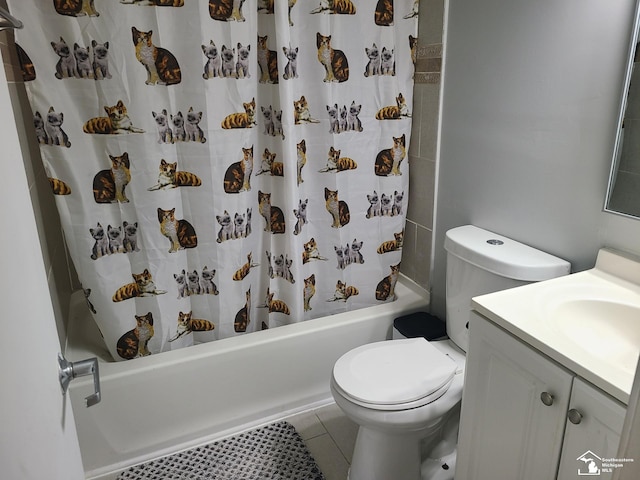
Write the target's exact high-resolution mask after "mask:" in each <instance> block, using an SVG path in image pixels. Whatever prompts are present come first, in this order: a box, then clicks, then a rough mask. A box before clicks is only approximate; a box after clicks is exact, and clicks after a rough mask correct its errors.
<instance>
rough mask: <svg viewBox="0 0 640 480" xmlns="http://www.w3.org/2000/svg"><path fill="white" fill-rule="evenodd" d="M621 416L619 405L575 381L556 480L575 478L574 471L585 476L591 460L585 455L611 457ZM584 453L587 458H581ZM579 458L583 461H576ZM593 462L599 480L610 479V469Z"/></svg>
mask: <svg viewBox="0 0 640 480" xmlns="http://www.w3.org/2000/svg"><path fill="white" fill-rule="evenodd" d="M625 413H626V407H625V406H624V405H623V404H622V403H620V402H618V401H617V400H615V399H613V398H611V397H610V396H609V395H607V394H606V393H604V392H602V391H601V390H600V389H598V388H596V387H594V386H593V385H591V384H589V383H587V382H585V381H584V380H582V379H581V378H575V379H574V381H573V389H572V391H571V400H570V401H569V411H568V415H567V424H566V429H565V433H564V443H563V446H562V457H561V459H560V468H559V469H558V479H560V480H562V479H565V478H575V476H576V473H577V471H578V469H580V471H581V472H583V473H587V472H588V458H589V457H591V458H592V457H593V456H592V455H589V454H588V452H592V453H593V455H596V456H598V457H600V459H602V458H615V457H616V454H617V453H618V452H617V451H618V445H619V443H620V433H621V432H622V424H623V423H624V416H625ZM585 453H587V455H584V454H585ZM579 458H584V460H578V459H579ZM593 460H595V466H596V467H597V468H600V470H601V472H600V475H599V476H598V478H599V479H609V478H612V477H613V473H612V469H611V467H607V466H606V463H608V462H598V461H597V460H598V459H597V458H595V459H593ZM602 463H604V464H605V465H602ZM614 463H615V462H614ZM613 471H615V470H613Z"/></svg>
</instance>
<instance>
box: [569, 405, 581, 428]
mask: <svg viewBox="0 0 640 480" xmlns="http://www.w3.org/2000/svg"><path fill="white" fill-rule="evenodd" d="M567 416H568V417H569V421H570V422H571V423H573V424H574V425H578V424H579V423H580V422H581V421H582V414H581V413H580V412H579V411H578V410H576V409H575V408H572V409H571V410H569V412H568V414H567Z"/></svg>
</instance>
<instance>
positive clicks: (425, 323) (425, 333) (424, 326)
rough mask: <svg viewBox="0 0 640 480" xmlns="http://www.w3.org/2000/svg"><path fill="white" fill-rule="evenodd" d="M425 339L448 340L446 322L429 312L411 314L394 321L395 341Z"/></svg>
mask: <svg viewBox="0 0 640 480" xmlns="http://www.w3.org/2000/svg"><path fill="white" fill-rule="evenodd" d="M417 337H424V338H426V339H427V340H440V339H444V338H447V330H446V325H445V322H443V321H442V320H440V319H439V318H438V317H435V316H433V315H431V314H430V313H427V312H416V313H410V314H409V315H403V316H402V317H398V318H396V319H395V320H394V321H393V339H394V340H397V339H401V338H417Z"/></svg>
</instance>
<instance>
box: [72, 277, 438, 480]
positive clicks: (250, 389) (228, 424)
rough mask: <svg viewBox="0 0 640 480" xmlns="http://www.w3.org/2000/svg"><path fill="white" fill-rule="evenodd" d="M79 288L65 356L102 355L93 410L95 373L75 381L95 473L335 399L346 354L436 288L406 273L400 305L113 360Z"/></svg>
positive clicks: (85, 456) (80, 423)
mask: <svg viewBox="0 0 640 480" xmlns="http://www.w3.org/2000/svg"><path fill="white" fill-rule="evenodd" d="M78 293H79V295H75V296H74V298H73V310H72V315H71V318H70V323H69V332H70V333H69V337H68V345H67V348H66V356H67V359H68V360H70V361H77V360H82V359H85V358H88V357H98V358H99V360H100V364H99V367H100V381H101V387H102V401H101V402H100V403H99V404H97V405H95V406H93V407H91V408H86V407H85V406H84V397H86V396H88V395H89V394H91V393H92V391H93V382H92V380H91V379H90V378H89V377H82V378H78V379H76V380H74V381H73V382H72V383H71V388H70V395H71V401H72V405H73V413H74V417H75V420H76V425H77V431H78V439H79V442H80V449H81V452H82V461H83V464H84V469H85V475H86V477H87V478H100V477H103V476H104V478H106V477H107V475H108V474H112V473H113V472H116V471H119V470H122V469H123V468H126V467H129V466H131V465H134V464H137V463H141V462H144V461H147V460H150V459H152V458H156V457H159V456H162V455H166V454H169V453H174V452H176V451H179V450H183V449H185V448H191V447H194V446H196V445H200V444H203V443H208V442H211V441H215V440H217V439H219V438H222V437H224V436H227V435H230V434H234V433H237V432H239V431H242V430H245V429H247V428H252V427H254V426H257V425H260V424H263V423H265V422H266V421H273V420H277V419H280V418H283V417H285V416H288V415H291V414H294V413H297V412H301V411H304V410H308V409H310V408H315V407H318V406H320V405H323V404H326V403H329V402H331V401H332V398H331V392H330V391H329V378H330V375H331V369H332V368H333V364H334V363H335V361H336V360H337V359H338V358H339V357H340V356H341V355H342V354H344V353H345V352H347V351H348V350H350V349H352V348H354V347H356V346H359V345H362V344H365V343H370V342H374V341H378V340H385V339H388V338H391V327H392V324H393V319H394V318H396V317H398V316H401V315H404V314H407V313H412V312H416V311H424V310H425V309H426V307H427V306H428V295H427V293H426V292H425V291H424V290H422V289H420V288H418V287H417V286H416V285H415V284H413V282H411V281H410V280H408V279H406V278H404V277H401V279H400V280H399V281H398V284H397V286H396V293H397V295H398V300H396V301H395V302H393V303H386V304H382V305H377V306H373V307H369V308H364V309H361V310H357V311H354V312H348V313H341V314H336V315H332V316H330V317H325V318H319V319H315V320H309V321H306V322H302V323H298V324H295V325H287V326H283V327H279V328H276V329H272V330H265V331H261V332H255V333H251V334H249V335H245V336H242V337H235V338H228V339H224V340H218V341H215V342H212V343H207V344H200V345H195V346H193V347H189V348H183V349H181V350H176V351H171V352H165V353H162V354H158V355H151V356H149V357H144V358H139V359H136V360H133V361H129V362H114V361H113V360H111V357H110V355H109V353H108V352H107V350H106V347H105V346H104V344H103V342H102V340H101V338H100V334H99V332H98V330H97V327H96V326H95V324H94V322H93V320H92V319H91V318H90V317H89V314H88V310H87V308H86V304H85V301H84V297H83V296H82V293H81V292H78ZM109 476H110V475H109Z"/></svg>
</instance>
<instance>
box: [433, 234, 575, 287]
mask: <svg viewBox="0 0 640 480" xmlns="http://www.w3.org/2000/svg"><path fill="white" fill-rule="evenodd" d="M444 248H445V250H447V252H449V253H450V254H452V255H455V256H456V257H459V258H461V259H462V260H464V261H466V262H469V263H471V264H472V265H475V266H476V267H479V268H482V269H484V270H487V271H489V272H491V273H495V274H496V275H501V276H503V277H506V278H512V279H514V280H521V281H525V282H537V281H541V280H548V279H550V278H554V277H559V276H562V275H567V274H568V273H569V272H570V271H571V264H570V263H569V262H567V261H566V260H563V259H561V258H558V257H555V256H553V255H550V254H548V253H545V252H542V251H540V250H537V249H535V248H532V247H529V246H528V245H524V244H523V243H520V242H516V241H515V240H511V239H510V238H507V237H504V236H502V235H498V234H496V233H493V232H490V231H488V230H484V229H482V228H478V227H476V226H474V225H464V226H462V227H456V228H452V229H451V230H449V231H448V232H447V234H446V238H445V241H444Z"/></svg>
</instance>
